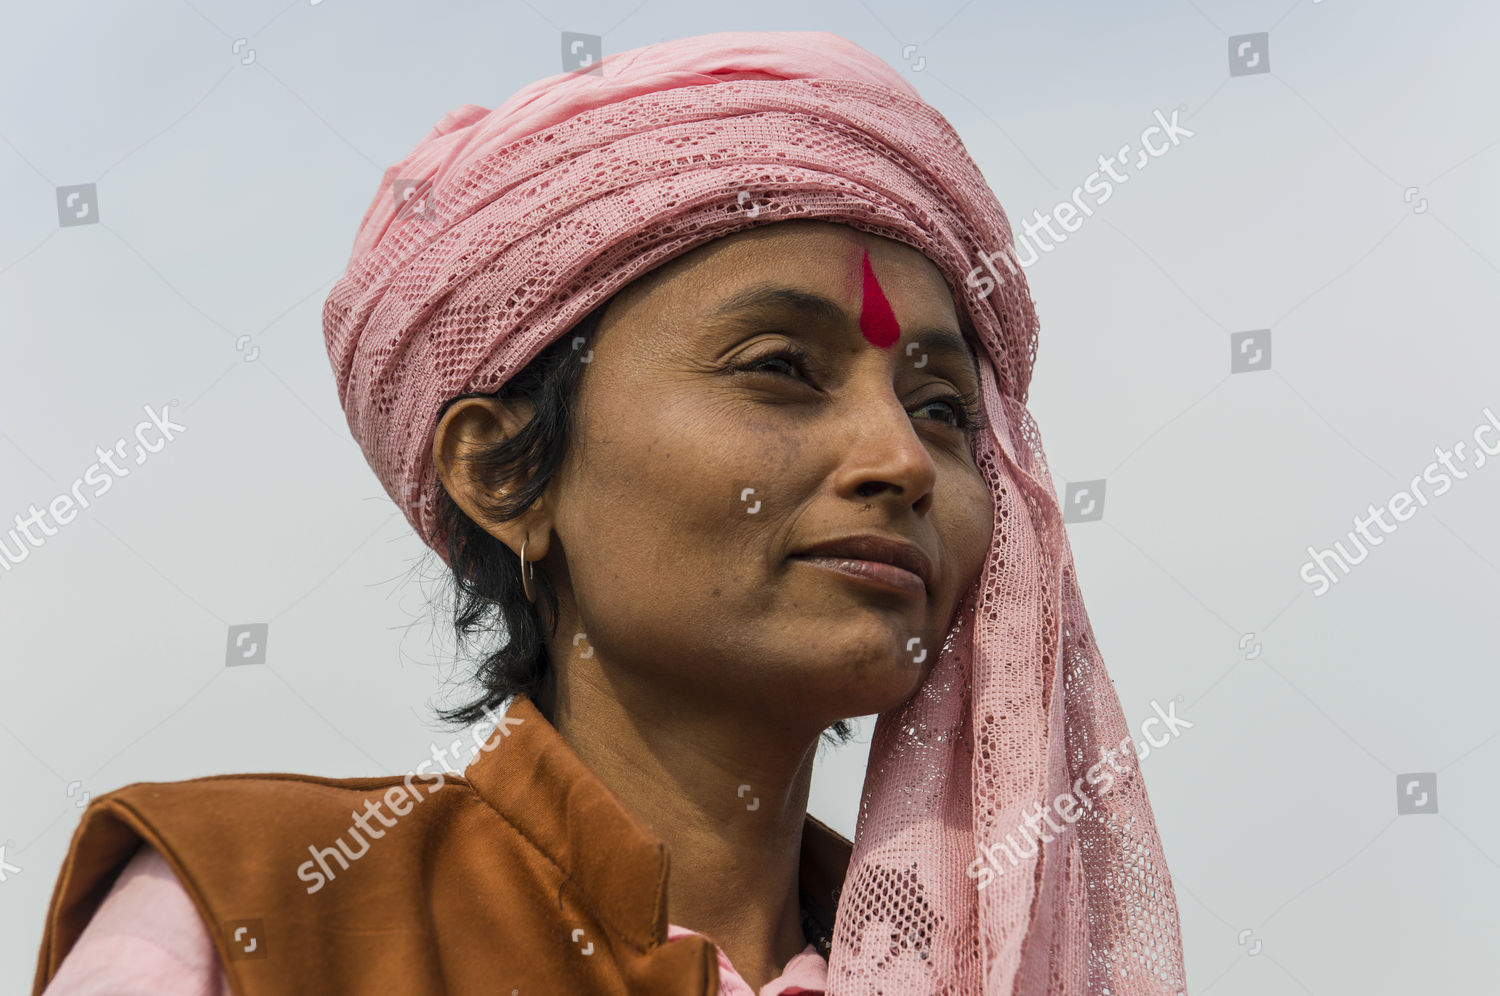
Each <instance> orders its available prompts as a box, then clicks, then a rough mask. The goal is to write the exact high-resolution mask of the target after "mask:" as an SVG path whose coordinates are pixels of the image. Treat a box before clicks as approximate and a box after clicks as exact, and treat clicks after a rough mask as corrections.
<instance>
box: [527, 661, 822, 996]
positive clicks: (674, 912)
mask: <svg viewBox="0 0 1500 996" xmlns="http://www.w3.org/2000/svg"><path fill="white" fill-rule="evenodd" d="M578 677H579V678H581V679H582V680H579V681H574V682H570V681H567V680H566V679H564V680H563V681H562V682H560V684H559V687H558V688H557V696H556V703H555V707H554V708H553V709H552V714H553V725H554V726H555V727H556V728H557V730H558V732H559V733H560V734H561V736H562V737H563V739H564V740H566V741H567V743H568V745H569V746H570V747H571V748H572V749H573V751H574V752H575V753H576V754H577V755H578V757H579V758H580V759H581V760H582V761H583V762H584V764H586V765H587V766H588V767H589V769H590V770H592V771H593V772H594V773H595V775H597V776H598V777H599V778H600V780H601V781H603V782H604V784H605V785H607V786H608V787H609V789H610V790H611V791H612V792H614V793H615V795H616V796H617V797H618V798H619V799H620V801H621V802H622V803H624V804H625V806H626V807H627V808H629V809H630V810H631V811H632V812H634V813H635V814H636V815H637V816H638V817H639V818H640V819H641V820H642V822H644V823H645V824H646V826H647V827H648V828H649V829H650V830H651V831H652V832H653V833H654V834H656V835H657V836H658V837H659V838H660V839H661V840H662V841H663V843H665V844H666V846H667V853H668V855H669V861H670V865H669V873H668V876H667V916H668V919H669V922H671V923H675V924H678V925H679V926H682V927H686V928H688V929H689V930H694V931H697V932H698V933H701V934H704V935H706V936H707V937H709V938H710V939H711V940H713V941H714V942H715V943H717V944H718V945H719V947H720V948H722V949H723V951H724V953H725V955H726V956H727V957H728V958H729V960H730V962H731V963H733V965H734V967H735V971H737V972H739V973H740V975H741V976H743V977H744V979H745V981H746V982H747V983H748V984H749V985H750V987H751V989H752V990H753V991H759V989H760V987H761V986H762V985H764V984H765V983H766V982H769V981H770V980H771V979H774V978H775V977H776V976H778V975H780V974H781V972H782V969H783V968H784V967H785V965H786V963H787V962H788V961H789V960H790V959H791V958H792V957H794V956H795V955H797V954H799V953H800V952H801V951H802V950H803V949H804V948H805V947H806V946H807V943H808V942H807V940H806V939H805V938H804V937H803V933H802V925H801V912H800V905H799V902H798V894H797V886H798V868H799V864H800V858H801V850H802V831H803V826H804V823H805V820H806V816H807V798H808V792H809V789H810V787H811V783H812V766H813V759H814V756H815V751H816V747H817V742H818V735H819V733H820V732H821V731H814V732H812V734H811V736H810V737H809V735H808V732H807V731H806V730H794V729H790V728H784V727H781V726H780V725H779V724H778V723H777V721H776V719H775V718H774V717H767V716H758V715H756V714H755V713H756V710H751V709H738V710H733V711H730V712H724V711H715V710H716V708H717V709H718V710H722V707H721V706H720V707H716V706H715V705H714V704H712V703H704V702H702V701H684V700H682V699H678V698H673V697H669V696H664V695H663V694H662V690H661V688H660V687H659V685H658V686H654V687H652V688H650V689H649V690H648V689H645V688H641V689H639V690H637V689H634V688H632V687H631V686H630V685H628V684H625V683H623V682H620V681H619V679H618V678H617V676H616V675H611V680H610V681H609V682H604V681H598V682H597V683H596V682H594V681H589V680H588V679H587V678H585V677H583V676H581V675H580V676H578ZM746 786H748V787H746Z"/></svg>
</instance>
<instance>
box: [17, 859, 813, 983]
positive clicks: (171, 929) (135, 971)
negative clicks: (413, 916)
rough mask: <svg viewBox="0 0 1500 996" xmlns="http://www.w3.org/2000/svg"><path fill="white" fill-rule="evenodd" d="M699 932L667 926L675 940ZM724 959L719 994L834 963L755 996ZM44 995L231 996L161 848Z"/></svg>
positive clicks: (803, 958) (136, 868) (128, 872)
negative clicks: (756, 986) (752, 986)
mask: <svg viewBox="0 0 1500 996" xmlns="http://www.w3.org/2000/svg"><path fill="white" fill-rule="evenodd" d="M694 933H696V931H692V930H688V929H687V928H685V927H679V926H677V925H676V924H675V923H674V924H669V925H668V927H667V939H668V940H673V939H675V938H678V937H683V936H686V935H689V934H694ZM714 950H715V951H717V952H718V955H719V996H824V989H825V987H826V986H827V984H828V962H826V961H824V960H823V956H822V955H820V954H818V949H817V948H815V947H813V946H812V945H811V944H809V945H808V946H807V947H806V948H805V949H803V951H802V953H801V954H799V955H797V956H795V957H794V958H792V960H791V961H789V962H787V964H786V968H785V969H784V970H783V971H782V973H781V975H780V976H778V977H777V978H775V979H772V980H771V981H770V982H767V983H766V984H765V985H764V986H762V987H761V990H760V992H759V993H756V992H755V991H754V990H752V989H751V988H750V986H749V984H748V983H747V982H745V980H744V979H742V978H740V975H739V973H738V972H736V971H735V970H734V966H733V965H731V964H729V959H728V958H727V957H725V955H724V951H723V949H721V948H720V947H719V946H718V945H717V944H716V945H714ZM42 996H233V990H231V989H230V988H229V980H228V979H227V978H225V976H224V970H223V968H222V967H221V966H220V964H219V956H218V953H217V952H216V951H215V950H214V941H213V938H212V937H211V936H209V933H208V929H207V928H206V927H205V926H204V924H203V920H202V918H201V917H200V916H199V915H198V908H197V907H196V906H194V905H193V899H192V897H191V896H189V895H188V893H187V890H186V889H184V888H183V887H182V883H181V882H179V881H178V880H177V876H176V875H175V874H174V873H173V871H172V868H171V866H170V865H168V864H167V862H166V860H165V859H164V858H163V857H162V856H161V854H159V853H158V852H157V851H156V849H155V848H153V847H150V846H148V845H142V847H141V849H140V850H139V851H138V852H137V853H136V856H135V857H134V858H132V859H131V861H130V863H129V864H128V865H126V866H125V870H124V871H123V872H121V873H120V877H119V879H118V880H117V881H116V882H115V885H114V888H112V889H110V891H109V895H108V896H106V897H105V898H104V902H103V904H101V905H100V907H99V909H98V911H96V912H95V913H94V916H93V918H92V919H91V920H89V922H88V926H86V927H84V929H83V933H82V934H81V935H80V936H79V938H78V943H77V944H75V945H73V948H72V950H71V951H69V952H68V956H67V957H66V958H64V959H63V963H62V965H60V966H59V967H58V971H57V975H55V976H54V977H53V979H52V981H51V982H50V983H49V984H48V986H47V988H46V990H44V992H43V994H42Z"/></svg>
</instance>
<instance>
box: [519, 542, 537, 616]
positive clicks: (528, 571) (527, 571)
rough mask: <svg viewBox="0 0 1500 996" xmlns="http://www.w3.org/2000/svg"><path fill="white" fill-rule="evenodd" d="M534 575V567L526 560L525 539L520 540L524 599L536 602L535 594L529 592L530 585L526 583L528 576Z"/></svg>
mask: <svg viewBox="0 0 1500 996" xmlns="http://www.w3.org/2000/svg"><path fill="white" fill-rule="evenodd" d="M534 577H536V568H534V567H532V566H531V564H529V563H527V562H526V540H522V541H521V587H522V588H523V589H525V591H526V601H528V602H531V603H532V604H533V605H534V604H536V596H534V595H533V594H532V593H531V585H529V584H527V583H526V582H527V580H528V579H529V578H534Z"/></svg>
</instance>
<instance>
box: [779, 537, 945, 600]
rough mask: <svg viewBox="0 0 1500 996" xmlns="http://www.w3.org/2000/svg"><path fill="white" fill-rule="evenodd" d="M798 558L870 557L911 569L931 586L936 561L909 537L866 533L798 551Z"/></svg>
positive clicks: (923, 582)
mask: <svg viewBox="0 0 1500 996" xmlns="http://www.w3.org/2000/svg"><path fill="white" fill-rule="evenodd" d="M793 556H795V557H836V558H841V559H844V560H869V561H874V562H876V563H880V564H890V565H892V566H894V567H899V568H901V569H902V570H906V571H910V572H911V573H913V574H915V575H916V576H917V577H919V578H921V579H922V584H923V586H925V587H926V588H928V589H931V587H932V577H933V572H932V561H931V560H929V559H928V557H927V554H926V553H924V552H922V548H921V547H918V546H916V545H914V544H912V543H908V542H906V541H905V540H899V539H895V538H892V537H889V536H877V535H874V534H865V535H860V536H844V537H840V538H838V539H831V540H826V541H824V542H822V543H818V544H815V545H813V546H809V547H807V548H805V549H802V550H798V551H797V552H796V553H795V554H793Z"/></svg>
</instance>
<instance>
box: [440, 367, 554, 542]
mask: <svg viewBox="0 0 1500 996" xmlns="http://www.w3.org/2000/svg"><path fill="white" fill-rule="evenodd" d="M532 411H533V409H532V406H531V403H530V402H529V401H527V400H525V399H524V398H514V399H507V400H501V399H500V398H495V397H489V396H479V397H470V398H460V399H458V400H457V401H455V402H453V403H452V404H451V405H449V406H448V410H447V411H445V412H444V413H443V417H442V418H441V419H439V420H438V424H437V428H436V429H435V430H433V435H432V463H433V466H434V467H435V468H436V470H437V473H438V477H439V478H441V480H442V482H443V487H444V488H446V489H447V491H448V494H449V495H450V496H451V497H452V498H453V502H454V504H456V505H457V506H458V507H459V508H460V509H462V510H463V513H464V514H465V515H467V516H468V517H469V518H470V519H472V520H473V521H474V522H475V523H477V524H478V525H479V526H480V528H482V529H484V531H485V532H487V533H489V534H490V535H491V536H494V537H495V538H496V539H498V540H500V542H502V543H504V544H505V545H506V546H508V547H510V548H511V549H512V550H514V551H515V552H516V554H517V555H518V556H519V555H520V551H521V544H522V541H527V547H526V559H528V560H531V561H536V560H540V559H541V558H542V557H544V556H546V554H547V545H548V544H547V540H548V538H549V537H550V536H551V535H552V523H551V508H550V502H549V500H548V497H547V496H546V495H543V496H542V497H541V498H540V499H538V500H537V502H536V504H534V505H532V507H531V508H529V509H527V510H526V511H525V512H523V513H521V515H519V516H518V517H516V518H514V519H510V520H508V521H505V522H497V521H494V520H493V519H492V518H491V517H490V516H488V515H486V513H485V511H484V508H483V506H484V505H488V504H491V503H493V501H494V500H495V498H497V497H498V496H500V495H505V494H509V493H512V492H514V491H515V490H517V489H519V488H520V487H521V486H522V485H523V484H525V483H526V482H525V481H524V480H516V481H508V482H501V483H498V484H492V483H490V482H487V481H485V480H484V479H483V478H481V477H480V476H479V475H478V472H477V468H476V467H475V466H474V465H473V464H472V463H471V462H470V461H471V459H472V458H473V457H475V456H477V455H478V453H479V452H480V451H481V450H482V449H483V448H484V447H485V446H488V445H492V444H494V443H497V442H500V441H501V440H503V439H507V438H509V437H511V436H513V435H514V434H515V433H517V432H519V431H520V430H521V428H522V427H523V426H525V425H526V423H527V422H528V421H529V420H530V419H531V416H532ZM528 537H529V540H528Z"/></svg>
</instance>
